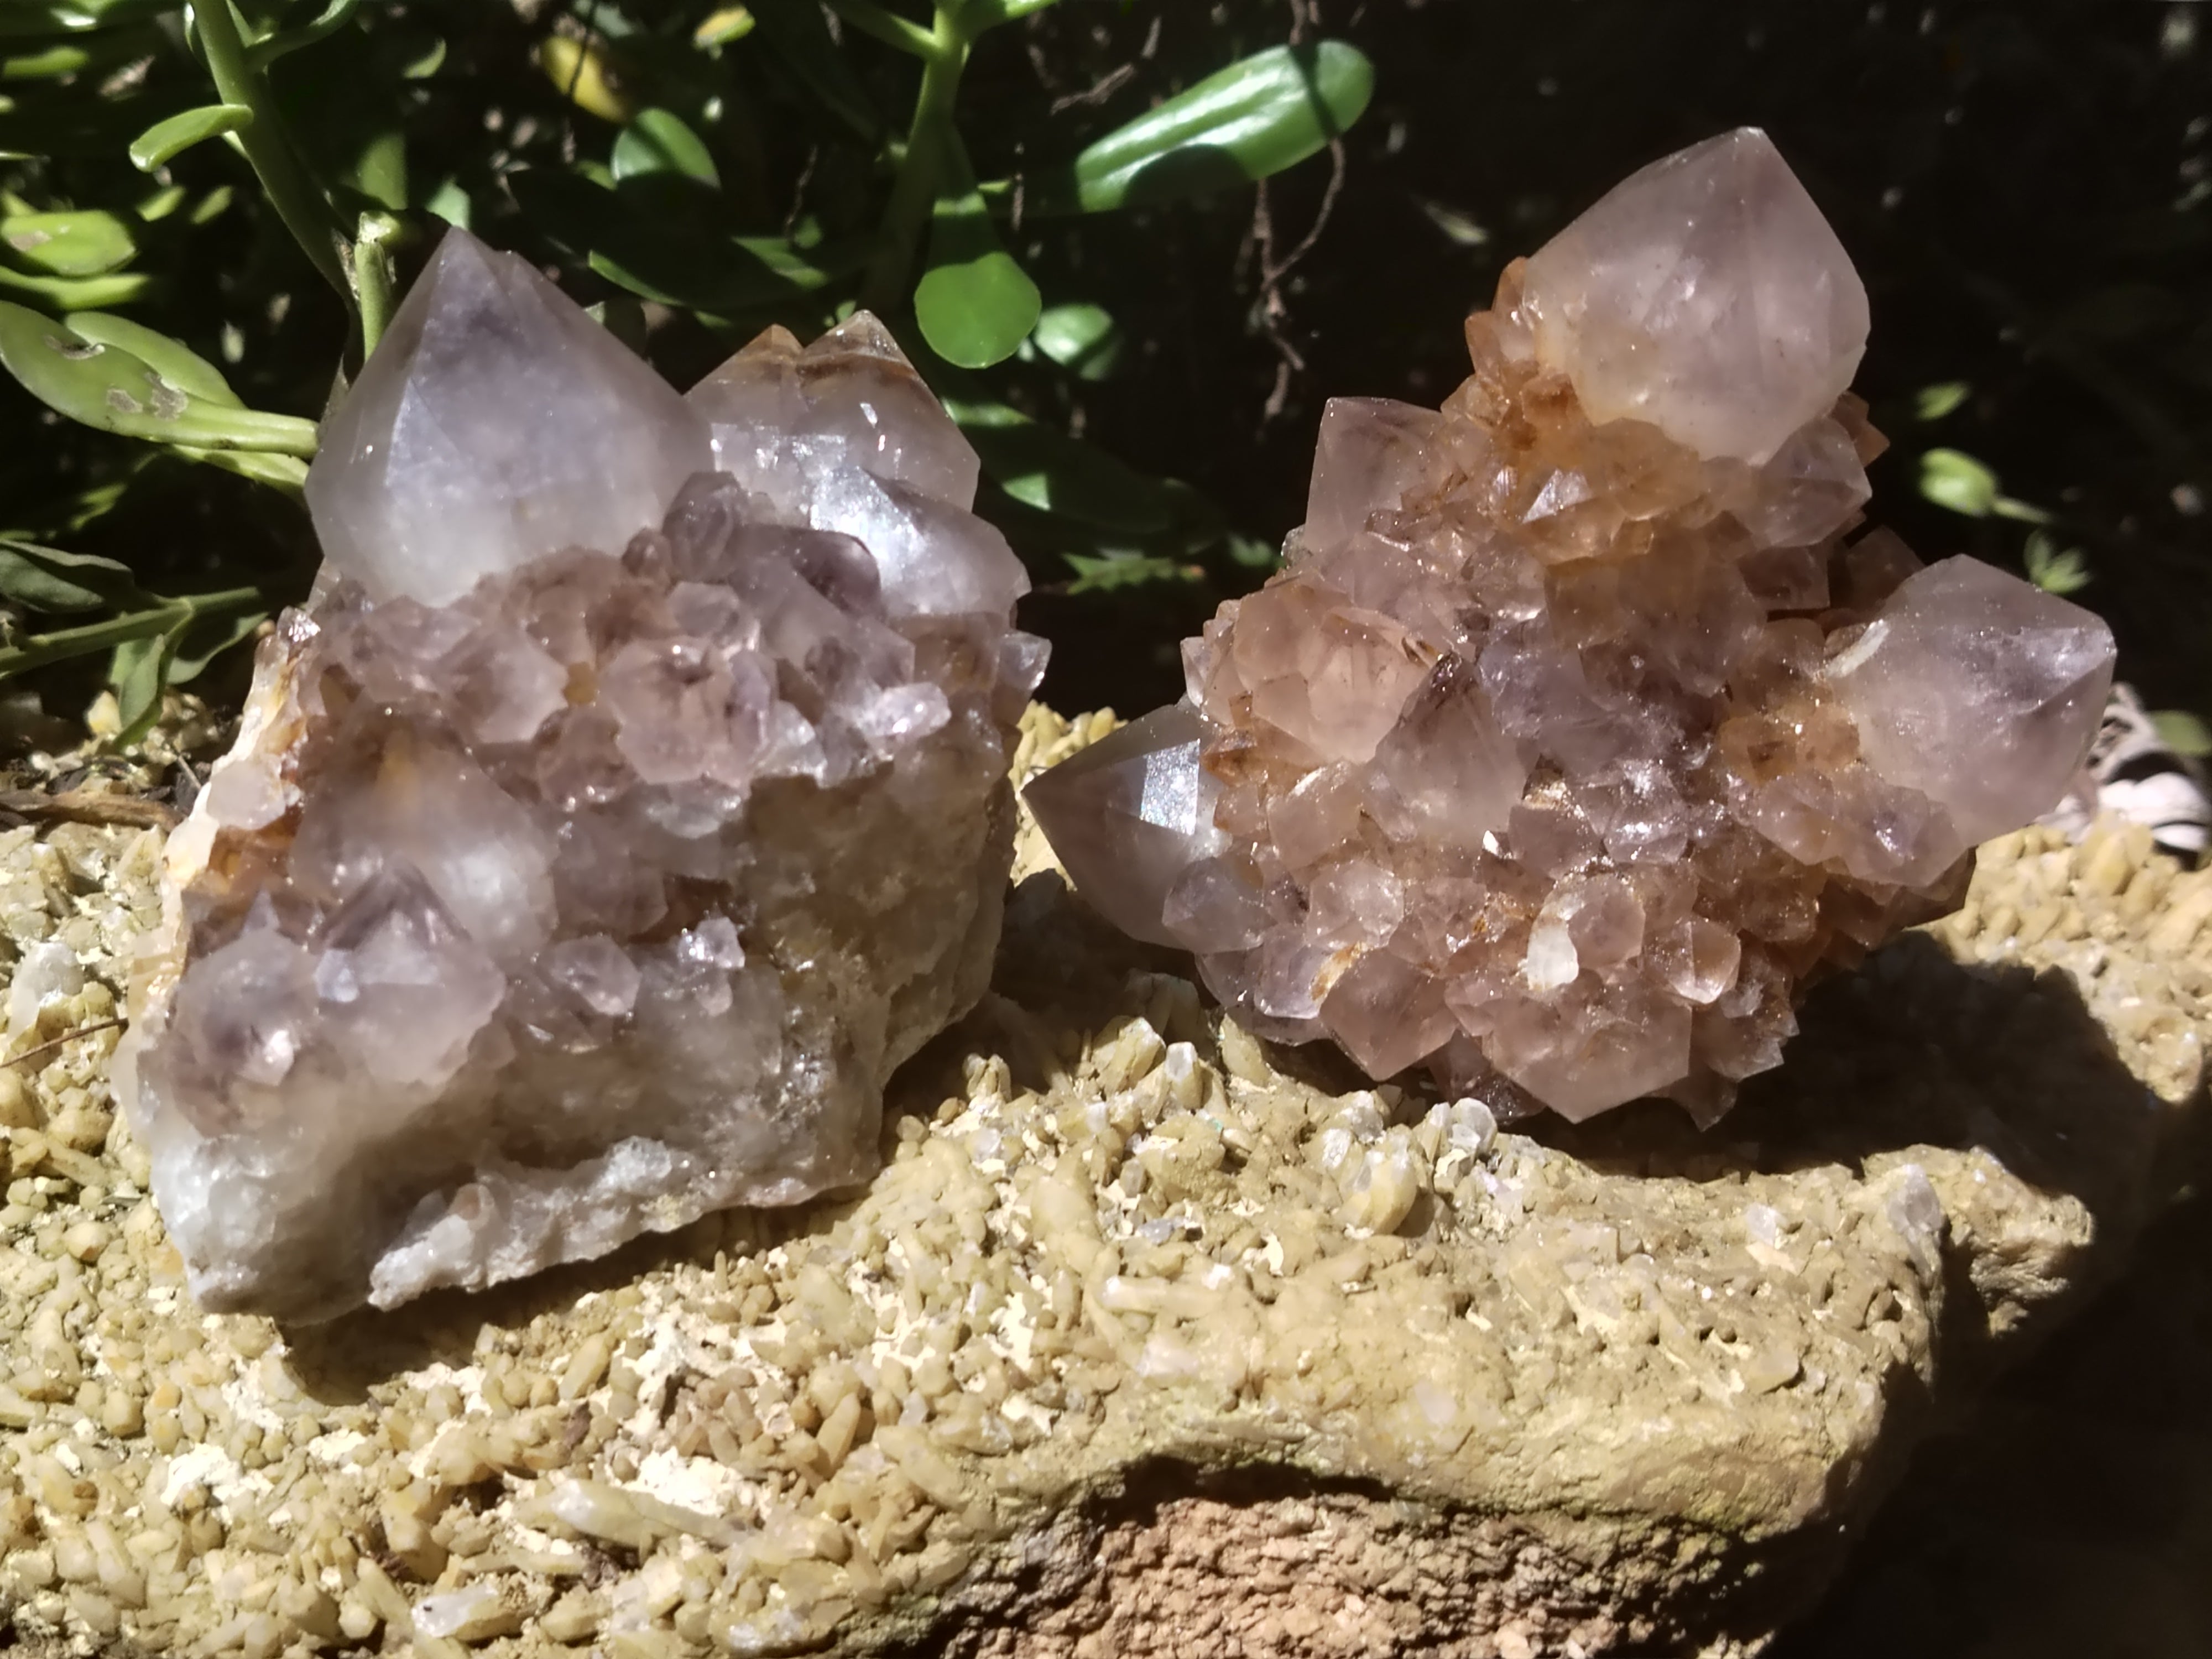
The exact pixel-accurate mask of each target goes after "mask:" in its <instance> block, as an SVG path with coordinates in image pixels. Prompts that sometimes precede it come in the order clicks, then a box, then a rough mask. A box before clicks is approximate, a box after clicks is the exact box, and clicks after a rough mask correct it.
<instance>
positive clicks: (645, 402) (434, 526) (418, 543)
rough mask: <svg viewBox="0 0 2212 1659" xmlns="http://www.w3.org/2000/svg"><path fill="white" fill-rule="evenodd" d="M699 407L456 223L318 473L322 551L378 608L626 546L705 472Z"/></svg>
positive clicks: (314, 495)
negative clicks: (562, 553)
mask: <svg viewBox="0 0 2212 1659" xmlns="http://www.w3.org/2000/svg"><path fill="white" fill-rule="evenodd" d="M711 453H712V451H711V448H710V440H709V437H708V431H707V428H706V424H705V422H702V420H701V419H700V418H699V416H698V413H697V412H696V410H690V409H687V408H686V407H685V406H684V400H683V398H680V397H678V395H677V393H676V391H675V388H674V387H672V386H670V385H669V384H668V383H667V382H666V381H665V380H662V379H661V378H660V376H659V375H658V374H654V373H653V370H652V369H651V368H648V367H647V365H646V364H644V363H642V362H639V361H638V359H637V358H636V357H635V356H633V355H632V354H631V352H630V351H629V348H627V347H626V346H624V345H623V343H622V342H620V341H619V340H617V339H616V338H615V337H614V336H613V335H611V334H610V333H608V332H607V331H606V330H605V329H604V328H602V327H600V326H599V325H598V324H597V323H595V322H593V321H592V319H590V318H589V317H587V316H586V315H585V314H584V313H583V312H582V311H580V309H578V308H577V307H576V306H575V305H574V304H573V303H572V302H570V301H569V300H568V298H567V297H566V296H565V295H562V292H561V291H560V289H556V288H555V287H554V286H553V284H552V283H549V282H547V281H546V280H545V278H544V277H543V276H540V275H538V272H537V271H536V270H532V268H531V267H530V265H529V264H526V262H525V261H523V260H521V259H519V258H515V256H514V255H513V254H511V253H499V252H494V251H493V250H492V249H490V248H488V247H486V246H484V245H483V243H482V242H479V241H478V240H477V239H476V238H475V237H473V236H471V235H470V234H468V232H466V231H465V230H452V231H448V232H447V234H446V237H445V240H443V241H441V243H440V244H439V245H438V251H437V252H436V253H435V255H434V256H432V258H431V260H430V263H429V264H428V267H427V268H426V269H425V270H423V272H422V276H421V277H420V278H419V279H418V280H417V281H416V284H415V286H414V288H413V289H411V290H410V292H409V293H408V295H407V298H406V300H405V301H404V303H403V304H402V305H401V306H400V307H399V309H398V312H397V313H395V314H394V315H393V317H392V323H391V325H390V326H389V327H388V328H387V329H386V331H385V333H384V337H383V339H382V340H381V341H380V342H379V343H378V345H377V349H376V354H375V356H374V357H373V358H372V359H371V360H370V361H369V362H368V364H367V365H366V366H365V367H364V368H362V374H361V378H360V380H357V381H356V382H355V384H354V386H353V389H352V390H351V391H350V392H348V393H347V394H346V397H345V399H344V401H343V403H341V404H339V406H338V408H337V410H336V411H335V412H333V413H332V415H331V417H330V418H329V419H328V420H326V421H325V422H323V429H322V433H321V444H320V454H319V458H318V459H317V462H316V464H315V465H314V466H313V467H312V468H310V469H309V471H308V473H307V505H308V507H310V509H312V511H313V513H314V518H315V530H316V533H317V534H318V535H319V537H320V538H322V544H323V554H324V556H325V558H327V559H328V560H329V561H330V563H331V568H332V569H333V570H335V571H336V572H337V574H340V575H343V576H347V577H349V578H351V579H352V580H354V581H356V582H357V583H359V584H360V585H361V586H362V589H363V590H364V591H365V592H367V593H368V596H369V597H370V598H371V599H391V598H394V597H396V596H398V595H402V594H404V595H405V596H406V597H407V598H409V599H419V600H421V601H422V603H424V604H425V605H445V604H448V603H450V602H451V601H453V600H454V599H459V598H460V597H461V595H462V594H464V593H465V592H468V591H469V589H470V588H471V586H474V585H475V583H476V581H477V578H478V577H480V576H487V575H491V574H497V573H500V572H505V571H513V570H519V569H520V568H522V567H523V566H524V565H526V564H528V563H529V562H531V561H532V560H533V559H537V558H540V557H543V556H544V555H546V554H548V553H552V552H556V551H558V550H560V549H562V548H564V547H572V546H583V547H599V546H605V547H613V548H617V549H618V548H620V547H621V546H622V544H623V543H624V542H626V541H628V540H629V538H630V537H631V535H632V534H634V533H635V532H636V530H637V529H638V527H639V526H641V525H649V524H654V523H658V522H659V519H660V515H661V514H662V513H664V512H665V511H666V510H667V507H668V504H669V502H670V501H672V500H674V499H675V496H676V491H677V489H678V487H679V486H681V485H682V483H684V479H686V478H687V477H690V475H691V474H693V473H694V472H697V471H702V470H703V469H705V468H706V467H708V466H709V465H712V464H713V463H712V460H711V459H710V457H711Z"/></svg>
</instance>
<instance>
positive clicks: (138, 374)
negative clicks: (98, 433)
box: [0, 302, 315, 456]
mask: <svg viewBox="0 0 2212 1659" xmlns="http://www.w3.org/2000/svg"><path fill="white" fill-rule="evenodd" d="M97 328H98V325H95V331H97ZM175 349H176V350H178V351H184V350H185V348H183V347H182V346H177V347H176V348H175ZM186 355H187V356H190V354H189V353H186ZM194 361H195V362H197V359H195V360H194ZM0 367H4V368H6V369H7V370H8V372H9V374H13V375H14V376H15V378H16V379H17V380H20V381H21V382H22V384H23V386H24V388H25V390H27V391H28V392H30V393H31V395H32V396H33V397H34V398H38V399H39V400H40V402H41V403H44V404H46V405H47V406H48V407H49V408H51V409H54V410H58V411H59V412H60V413H62V414H64V415H66V416H69V417H70V419H71V420H73V421H82V422H83V423H84V424H85V425H87V426H93V427H98V428H101V429H102V430H103V431H107V432H116V433H120V434H122V435H124V436H125V437H127V438H144V439H148V440H150V441H154V442H155V443H168V444H178V445H184V446H188V447H192V448H196V449H209V450H233V449H251V450H273V451H275V452H276V453H279V454H284V455H293V456H305V455H312V454H313V453H315V423H314V422H313V421H302V420H298V419H295V418H294V417H293V416H289V415H269V414H264V413H263V412H261V411H260V410H250V409H238V408H234V407H230V406H227V405H225V404H222V403H221V402H219V401H216V400H213V399H210V398H204V397H200V396H197V395H195V394H194V393H193V392H191V391H190V390H188V389H187V388H186V387H185V386H180V385H179V384H177V383H176V382H175V381H174V380H170V379H169V378H167V376H165V375H164V374H161V372H160V371H159V370H157V369H155V368H154V367H153V366H152V365H150V364H149V363H148V362H145V360H144V359H143V358H141V357H139V356H136V355H135V354H133V353H132V352H131V351H129V350H127V349H124V348H122V347H120V346H113V345H106V344H103V343H100V341H97V340H92V339H88V338H86V337H83V336H82V335H80V334H78V333H77V332H76V331H75V330H73V329H71V328H70V327H69V326H68V325H65V324H63V323H59V322H57V321H55V320H54V319H52V318H49V317H45V316H41V315H40V313H37V312H35V311H29V310H26V309H25V308H24V307H21V306H15V305H8V304H6V303H4V302H0ZM203 367H204V365H203Z"/></svg>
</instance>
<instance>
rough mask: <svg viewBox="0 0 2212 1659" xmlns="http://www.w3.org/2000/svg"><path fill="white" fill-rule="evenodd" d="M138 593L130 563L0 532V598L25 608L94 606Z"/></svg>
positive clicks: (93, 608)
mask: <svg viewBox="0 0 2212 1659" xmlns="http://www.w3.org/2000/svg"><path fill="white" fill-rule="evenodd" d="M137 594H138V584H137V580H136V579H135V578H134V577H133V576H132V575H131V568H130V566H128V565H125V564H118V562H116V561H115V560H113V559H103V558H100V557H99V556H97V555H95V554H91V553H68V552H64V551H63V550H61V549H60V548H58V547H41V546H40V545H39V544H37V543H35V542H26V541H18V540H16V539H15V538H14V537H12V536H5V537H0V599H6V600H7V601H8V603H9V604H10V605H16V606H19V607H21V609H23V610H25V611H49V612H51V611H97V610H99V609H100V607H101V606H102V605H115V604H118V603H119V602H124V601H125V600H127V599H131V598H135V597H137Z"/></svg>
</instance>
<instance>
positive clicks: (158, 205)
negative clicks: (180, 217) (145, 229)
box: [137, 185, 190, 225]
mask: <svg viewBox="0 0 2212 1659" xmlns="http://www.w3.org/2000/svg"><path fill="white" fill-rule="evenodd" d="M189 194H190V192H189V191H186V190H185V187H184V186H183V185H162V186H161V189H159V190H157V191H155V192H154V193H153V194H152V195H151V196H149V197H147V198H146V199H145V200H144V201H143V202H141V203H139V204H138V206H137V215H138V216H139V218H140V219H142V220H143V221H144V222H146V223H147V224H149V225H150V224H154V223H156V222H159V221H161V220H163V219H166V218H167V217H168V216H170V215H171V214H173V213H174V212H175V211H176V210H178V209H179V208H180V207H182V206H184V204H185V197H187V196H188V195H189Z"/></svg>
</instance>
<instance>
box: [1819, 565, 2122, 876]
mask: <svg viewBox="0 0 2212 1659" xmlns="http://www.w3.org/2000/svg"><path fill="white" fill-rule="evenodd" d="M1827 679H1828V683H1829V684H1831V685H1832V686H1834V687H1835V688H1836V689H1837V690H1838V692H1839V693H1840V694H1841V696H1842V699H1843V704H1844V708H1847V709H1849V710H1850V716H1851V719H1852V720H1853V722H1854V723H1856V724H1857V726H1858V732H1859V747H1860V749H1861V750H1862V751H1863V753H1864V755H1865V757H1866V758H1867V762H1868V763H1869V765H1871V766H1872V767H1873V768H1874V769H1875V770H1876V771H1878V772H1880V773H1881V775H1883V776H1885V777H1887V778H1890V779H1892V780H1893V781H1896V782H1898V783H1900V784H1903V785H1905V786H1906V787H1909V788H1913V789H1917V790H1918V791H1920V793H1922V794H1923V795H1926V796H1927V797H1928V798H1929V799H1930V800H1932V801H1934V802H1935V803H1936V805H1938V806H1941V807H1942V809H1943V810H1944V811H1946V812H1948V813H1949V814H1950V817H1951V821H1952V822H1953V823H1954V824H1956V825H1957V826H1958V829H1959V833H1960V835H1961V836H1965V837H1966V840H1968V841H1969V842H1984V841H1987V840H1989V839H1990V837H1991V836H2000V835H2002V834H2003V833H2004V832H2005V831H2006V830H2008V829H2016V828H2017V827H2018V826H2020V825H2021V824H2023V823H2027V822H2028V821H2030V820H2031V819H2033V818H2034V817H2036V816H2037V815H2038V814H2039V813H2041V812H2044V811H2048V810H2049V808H2050V806H2051V803H2052V802H2054V801H2056V800H2057V799H2058V798H2059V797H2060V796H2061V795H2063V793H2065V792H2066V786H2067V783H2068V781H2069V780H2070V779H2071V778H2072V777H2073V775H2074V773H2075V769H2076V768H2078V767H2079V766H2080V765H2081V751H2082V748H2083V746H2084V738H2083V736H2082V734H2083V733H2084V732H2089V733H2092V734H2093V733H2094V732H2095V730H2096V726H2097V721H2098V719H2099V717H2100V716H2101V715H2102V714H2103V713H2104V709H2105V696H2106V693H2107V692H2109V691H2110V690H2112V631H2111V630H2110V629H2107V628H2106V626H2105V624H2104V623H2102V622H2100V621H2099V620H2098V619H2097V618H2096V617H2093V616H2091V615H2090V614H2089V613H2088V612H2087V611H2083V610H2082V609H2081V607H2080V606H2079V605H2069V604H2068V603H2067V602H2066V601H2065V600H2063V599H2058V598H2056V597H2055V596H2053V595H2051V594H2049V593H2045V592H2043V591H2042V590H2041V589H2040V588H2038V587H2033V586H2029V585H2028V584H2027V583H2026V582H2023V581H2021V580H2017V579H2015V578H2014V577H2011V576H2008V575H2007V574H2004V572H2002V571H2001V570H1996V569H1992V568H1990V566H1988V565H1985V564H1980V563H1977V562H1975V561H1973V560H1972V559H1964V558H1958V559H1945V560H1944V561H1943V562H1942V563H1940V564H1935V565H1931V566H1929V568H1927V569H1925V570H1923V571H1921V572H1919V573H1918V574H1917V575H1913V576H1909V577H1907V578H1906V579H1905V582H1904V584H1903V586H1900V587H1899V589H1898V590H1897V592H1895V593H1893V594H1892V595H1891V596H1890V599H1889V602H1888V603H1887V605H1883V606H1882V608H1881V613H1880V614H1879V615H1878V616H1877V617H1875V621H1874V622H1873V623H1872V624H1871V625H1870V626H1869V628H1868V629H1867V631H1866V633H1865V634H1864V635H1862V636H1860V637H1859V638H1858V640H1857V641H1856V642H1854V643H1852V644H1850V645H1849V646H1847V647H1845V648H1844V651H1843V652H1842V653H1840V654H1839V655H1838V657H1837V658H1836V659H1834V660H1833V661H1832V662H1831V663H1830V664H1829V665H1828V671H1827Z"/></svg>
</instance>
